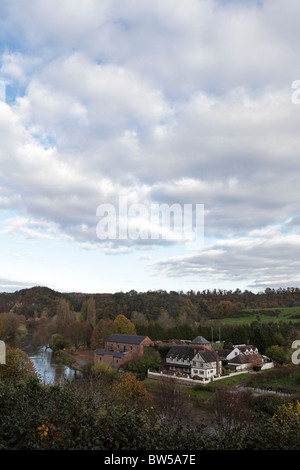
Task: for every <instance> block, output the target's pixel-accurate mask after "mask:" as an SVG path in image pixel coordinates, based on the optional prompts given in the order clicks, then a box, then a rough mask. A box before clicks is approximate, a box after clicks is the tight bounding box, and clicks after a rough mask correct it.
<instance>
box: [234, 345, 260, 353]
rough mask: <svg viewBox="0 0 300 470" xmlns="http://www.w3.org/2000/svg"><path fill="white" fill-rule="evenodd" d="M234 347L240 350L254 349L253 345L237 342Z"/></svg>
mask: <svg viewBox="0 0 300 470" xmlns="http://www.w3.org/2000/svg"><path fill="white" fill-rule="evenodd" d="M235 348H237V349H238V350H239V351H241V352H244V351H247V349H248V350H250V349H252V350H253V351H254V350H255V349H256V348H255V347H254V346H252V344H237V345H236V346H235Z"/></svg>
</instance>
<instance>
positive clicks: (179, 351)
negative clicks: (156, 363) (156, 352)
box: [166, 346, 195, 360]
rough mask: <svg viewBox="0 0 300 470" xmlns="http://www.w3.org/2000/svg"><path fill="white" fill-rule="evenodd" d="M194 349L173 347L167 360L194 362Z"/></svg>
mask: <svg viewBox="0 0 300 470" xmlns="http://www.w3.org/2000/svg"><path fill="white" fill-rule="evenodd" d="M194 351H195V350H194V348H191V347H190V346H173V347H172V348H170V349H169V351H168V354H167V355H166V358H168V357H173V358H177V359H190V360H192V359H193V357H194V356H195V352H194Z"/></svg>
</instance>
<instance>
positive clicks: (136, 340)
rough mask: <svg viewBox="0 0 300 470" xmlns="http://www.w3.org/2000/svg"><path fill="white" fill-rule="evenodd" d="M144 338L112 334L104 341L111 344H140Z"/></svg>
mask: <svg viewBox="0 0 300 470" xmlns="http://www.w3.org/2000/svg"><path fill="white" fill-rule="evenodd" d="M146 338H147V336H137V335H120V334H116V333H113V334H112V335H110V336H109V337H108V338H107V339H106V341H109V342H113V343H127V344H141V343H142V342H143V341H144V339H146Z"/></svg>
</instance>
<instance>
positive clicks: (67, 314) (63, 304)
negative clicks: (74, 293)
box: [57, 299, 75, 324]
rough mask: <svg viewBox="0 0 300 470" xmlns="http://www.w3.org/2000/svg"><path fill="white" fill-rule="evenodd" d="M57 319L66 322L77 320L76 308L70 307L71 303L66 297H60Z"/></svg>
mask: <svg viewBox="0 0 300 470" xmlns="http://www.w3.org/2000/svg"><path fill="white" fill-rule="evenodd" d="M57 320H58V321H62V322H64V323H66V324H68V323H71V322H72V321H74V320H75V313H74V310H73V309H71V308H70V303H69V302H68V301H67V300H65V299H60V300H59V303H58V307H57Z"/></svg>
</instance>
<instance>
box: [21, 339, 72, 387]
mask: <svg viewBox="0 0 300 470" xmlns="http://www.w3.org/2000/svg"><path fill="white" fill-rule="evenodd" d="M15 347H18V348H19V349H21V350H22V351H24V352H25V353H26V354H27V355H28V357H29V358H30V359H31V361H32V363H33V365H34V368H35V370H36V372H37V374H38V377H39V379H40V381H41V382H42V383H46V384H53V383H58V382H62V381H65V380H68V381H71V380H73V379H74V378H75V377H76V376H77V375H78V371H75V370H74V369H71V368H70V367H68V366H66V365H65V364H63V363H62V362H61V361H59V360H58V359H57V358H56V357H55V355H54V354H53V351H52V349H50V348H46V347H45V346H34V345H33V344H32V343H31V342H30V339H29V338H25V340H24V339H23V340H22V341H20V342H18V344H15Z"/></svg>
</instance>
